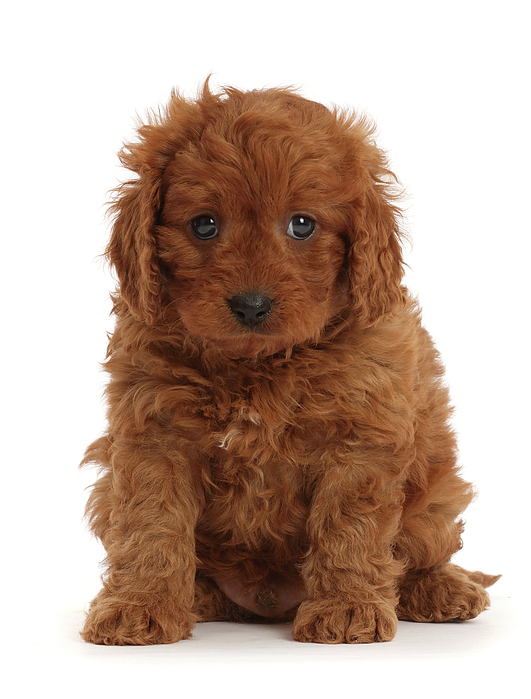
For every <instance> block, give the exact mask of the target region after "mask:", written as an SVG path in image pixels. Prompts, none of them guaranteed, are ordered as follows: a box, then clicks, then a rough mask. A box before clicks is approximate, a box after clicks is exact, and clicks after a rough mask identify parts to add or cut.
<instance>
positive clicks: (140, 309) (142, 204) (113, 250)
mask: <svg viewBox="0 0 531 699" xmlns="http://www.w3.org/2000/svg"><path fill="white" fill-rule="evenodd" d="M120 160H121V161H122V163H123V164H124V165H125V166H126V167H127V168H128V169H130V170H134V171H136V172H139V177H138V179H136V180H131V181H129V182H125V183H124V184H122V185H120V187H118V188H117V190H116V192H115V199H114V201H113V203H112V204H111V206H110V209H109V211H110V213H111V214H114V223H113V227H112V233H111V239H110V241H109V244H108V246H107V249H106V251H105V254H106V257H107V259H108V260H109V261H110V263H111V264H112V265H113V267H114V268H115V270H116V273H117V275H118V280H119V293H118V294H117V297H116V298H115V302H116V307H117V308H120V306H121V305H122V303H125V304H126V305H127V307H128V308H129V310H130V311H131V313H132V314H133V316H134V317H135V318H136V319H137V320H141V321H143V322H144V323H147V324H148V325H155V324H156V322H157V318H158V316H159V312H160V292H161V288H160V268H159V265H158V261H157V244H156V239H155V235H154V227H155V225H156V223H157V217H158V213H159V210H160V206H161V189H162V182H161V179H162V178H161V176H160V174H159V173H157V172H156V170H155V171H154V170H153V169H151V168H142V167H137V166H138V162H135V161H136V160H137V158H136V157H135V151H134V146H129V148H128V149H126V148H124V149H123V150H122V151H121V152H120Z"/></svg>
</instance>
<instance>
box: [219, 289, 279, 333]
mask: <svg viewBox="0 0 531 699" xmlns="http://www.w3.org/2000/svg"><path fill="white" fill-rule="evenodd" d="M229 306H230V310H231V311H232V313H233V315H234V317H235V318H236V320H237V321H238V323H241V324H242V325H246V326H247V327H248V328H250V329H251V330H252V329H253V328H254V327H255V325H259V324H260V323H263V322H264V320H265V319H266V318H267V316H268V315H269V314H270V312H271V308H272V306H273V302H272V301H271V299H270V298H269V296H264V295H263V294H242V295H241V296H233V297H232V298H231V299H229Z"/></svg>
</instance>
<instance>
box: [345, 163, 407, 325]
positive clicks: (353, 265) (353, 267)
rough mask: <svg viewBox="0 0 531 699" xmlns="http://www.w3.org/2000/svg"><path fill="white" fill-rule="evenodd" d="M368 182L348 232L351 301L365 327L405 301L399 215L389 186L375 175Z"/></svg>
mask: <svg viewBox="0 0 531 699" xmlns="http://www.w3.org/2000/svg"><path fill="white" fill-rule="evenodd" d="M387 174H389V175H390V174H391V173H387ZM368 179H369V180H370V181H369V183H368V185H367V186H366V187H365V188H364V192H363V194H362V195H361V197H360V198H359V200H358V201H357V202H356V204H355V206H354V207H353V208H354V210H353V215H352V216H351V221H352V226H351V230H350V231H349V237H350V253H349V254H350V260H349V262H350V290H351V298H352V304H353V309H354V311H355V313H356V318H357V323H358V325H359V326H360V327H364V328H367V327H370V326H371V325H374V323H375V322H376V321H377V320H378V319H379V318H381V317H383V316H385V315H388V314H390V313H392V312H393V311H394V310H397V309H398V308H399V307H400V306H402V305H403V304H404V301H405V289H404V288H403V287H402V285H401V281H402V276H403V260H402V249H401V246H400V237H401V234H400V229H399V225H398V220H399V217H400V212H399V210H398V209H397V207H396V206H394V205H393V203H392V200H393V195H392V194H390V193H389V188H388V185H387V184H386V183H385V182H383V181H382V180H381V179H380V177H379V176H377V175H369V178H368Z"/></svg>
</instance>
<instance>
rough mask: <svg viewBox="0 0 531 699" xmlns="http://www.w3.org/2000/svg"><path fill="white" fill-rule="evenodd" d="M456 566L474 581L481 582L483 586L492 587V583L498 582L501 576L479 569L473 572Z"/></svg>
mask: <svg viewBox="0 0 531 699" xmlns="http://www.w3.org/2000/svg"><path fill="white" fill-rule="evenodd" d="M455 567H456V568H457V569H458V570H460V571H461V572H462V573H464V574H465V575H466V576H467V577H468V578H470V580H472V582H475V583H479V584H480V585H482V586H483V587H490V586H491V585H494V583H495V582H498V580H499V579H500V578H501V575H487V574H486V573H482V572H481V571H479V570H475V571H474V572H471V571H470V570H465V569H464V568H461V567H459V566H455Z"/></svg>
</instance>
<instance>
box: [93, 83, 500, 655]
mask: <svg viewBox="0 0 531 699" xmlns="http://www.w3.org/2000/svg"><path fill="white" fill-rule="evenodd" d="M121 161H122V163H123V165H124V166H125V167H126V168H128V169H129V170H131V171H132V172H133V173H135V178H134V179H132V180H131V181H129V182H126V183H124V184H123V185H122V186H121V187H119V188H118V190H117V192H116V198H115V201H114V204H113V206H112V211H113V213H114V215H115V219H114V226H113V230H112V235H111V239H110V243H109V246H108V249H107V255H108V258H109V260H110V262H111V263H112V265H113V266H114V268H115V270H116V272H117V275H118V278H119V289H118V291H117V292H116V294H115V295H114V296H113V300H114V313H115V315H116V328H115V331H114V334H113V335H112V337H111V339H110V344H109V350H108V357H107V361H106V369H107V371H108V373H109V376H110V382H109V385H108V388H107V399H108V406H109V407H108V422H109V427H108V432H107V434H106V435H105V436H103V437H102V438H101V439H99V440H97V441H96V442H95V443H94V444H92V445H91V446H90V447H89V449H88V450H87V454H86V457H85V463H89V462H92V463H96V464H98V465H99V466H100V468H101V476H100V478H99V480H98V481H97V482H96V484H95V485H94V487H93V490H92V493H91V495H90V499H89V502H88V506H87V512H88V516H89V519H90V523H91V527H92V531H93V532H94V534H95V535H96V536H98V537H99V538H100V539H101V541H102V542H103V545H104V546H105V549H106V552H107V559H106V566H107V568H106V572H105V575H104V577H103V589H102V590H101V592H100V593H99V595H98V596H97V597H96V599H95V600H94V601H93V603H92V605H91V607H90V610H89V612H88V616H87V619H86V622H85V626H84V629H83V632H82V635H83V637H84V638H85V639H86V640H87V641H92V642H94V643H104V644H120V645H121V644H151V643H172V642H174V641H178V640H180V639H182V638H186V637H188V636H189V635H190V632H191V630H192V628H193V626H194V624H195V623H196V622H198V621H212V620H246V619H249V620H256V619H258V618H265V619H273V620H280V619H292V620H293V635H294V638H295V639H296V640H299V641H307V642H309V641H314V642H319V643H342V642H345V643H368V642H372V641H389V640H391V639H392V638H393V636H394V634H395V632H396V628H397V619H410V620H414V621H446V620H451V619H462V620H464V619H471V618H473V617H475V616H476V615H477V614H479V613H480V612H481V611H482V610H484V609H485V608H486V607H487V606H488V604H489V599H488V595H487V593H486V591H485V587H486V586H488V585H490V584H492V583H493V582H495V580H496V579H497V578H495V577H493V576H487V575H484V574H482V573H469V572H467V571H465V570H463V569H461V568H459V567H457V566H455V565H452V564H451V563H449V561H450V558H451V556H452V554H453V553H454V552H455V551H457V550H458V549H459V548H460V546H461V533H462V522H461V521H460V520H459V519H458V517H459V515H460V513H461V512H462V511H463V510H464V509H465V508H466V506H467V505H468V504H469V503H470V501H471V499H472V497H473V492H472V489H471V487H470V485H469V484H467V483H465V482H464V481H463V480H462V479H461V478H460V476H459V474H458V469H457V466H456V442H455V438H454V435H453V434H452V431H451V429H450V427H449V415H450V409H449V404H448V394H447V391H446V389H445V388H444V386H443V384H442V375H443V367H442V365H441V363H440V360H439V357H438V354H437V352H436V350H435V349H434V347H433V344H432V342H431V340H430V337H429V335H428V334H427V333H426V331H425V330H424V329H423V328H422V326H421V322H420V315H419V310H418V308H417V306H416V305H415V303H414V301H413V300H412V299H411V297H410V296H409V295H408V292H407V290H406V289H405V287H404V286H402V283H401V282H402V273H403V269H402V256H401V247H400V232H399V218H400V217H399V211H398V209H397V207H396V200H395V199H396V198H395V194H394V192H395V189H394V183H395V179H394V176H393V175H392V173H391V172H390V171H389V169H388V166H387V163H386V160H385V157H384V155H383V154H382V152H381V151H380V150H378V148H377V147H376V146H375V144H374V142H373V140H372V128H371V127H370V125H369V124H368V123H367V122H366V121H365V120H364V119H362V118H358V117H356V116H354V115H350V114H346V113H343V112H340V111H339V110H335V111H330V110H328V109H327V108H325V107H324V106H322V105H320V104H317V103H315V102H311V101H308V100H306V99H303V98H302V97H300V96H299V95H297V94H296V93H294V92H292V91H289V90H283V89H271V90H263V91H252V92H240V91H238V90H236V89H232V88H227V89H225V90H223V91H222V92H221V93H219V94H213V93H212V92H211V91H210V89H209V87H208V84H205V86H204V88H203V91H202V93H201V94H200V95H199V97H198V98H197V100H195V101H188V100H185V99H184V98H183V97H181V96H179V95H178V94H176V93H173V94H172V97H171V100H170V102H169V104H168V106H167V108H166V110H165V111H164V112H163V113H162V115H158V116H153V117H152V118H151V119H150V120H149V121H148V122H147V123H146V124H144V125H142V126H141V127H140V128H139V131H138V141H137V142H136V143H134V144H130V145H127V146H125V147H124V149H123V150H122V152H121Z"/></svg>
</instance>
